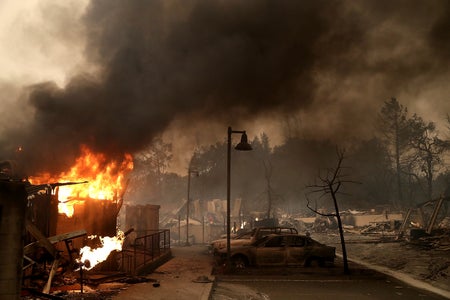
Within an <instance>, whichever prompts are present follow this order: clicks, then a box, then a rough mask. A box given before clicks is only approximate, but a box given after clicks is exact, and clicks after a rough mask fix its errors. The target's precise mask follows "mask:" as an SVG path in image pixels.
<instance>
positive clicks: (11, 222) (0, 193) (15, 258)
mask: <svg viewBox="0 0 450 300" xmlns="http://www.w3.org/2000/svg"><path fill="white" fill-rule="evenodd" d="M26 204H27V191H26V189H25V183H23V182H11V181H6V180H5V181H0V240H1V241H2V246H1V247H0V299H11V300H12V299H20V289H21V285H22V265H23V246H24V245H23V237H24V232H25V211H26Z"/></svg>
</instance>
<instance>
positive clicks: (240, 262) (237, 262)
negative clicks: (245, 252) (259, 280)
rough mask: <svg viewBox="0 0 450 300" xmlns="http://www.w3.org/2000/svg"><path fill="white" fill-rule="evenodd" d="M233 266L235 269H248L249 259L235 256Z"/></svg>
mask: <svg viewBox="0 0 450 300" xmlns="http://www.w3.org/2000/svg"><path fill="white" fill-rule="evenodd" d="M231 265H232V266H233V267H234V268H235V269H245V268H246V267H247V265H248V263H247V259H246V258H245V257H244V256H242V255H238V256H234V257H232V258H231Z"/></svg>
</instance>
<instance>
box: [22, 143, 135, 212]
mask: <svg viewBox="0 0 450 300" xmlns="http://www.w3.org/2000/svg"><path fill="white" fill-rule="evenodd" d="M132 169H133V159H132V156H131V155H130V154H125V155H124V158H123V160H122V161H115V160H108V158H107V157H106V155H104V154H102V153H93V152H91V151H90V150H89V148H88V147H86V146H82V147H81V156H80V157H79V158H78V159H77V160H76V162H75V164H74V165H73V166H72V168H71V169H70V171H68V172H63V173H61V174H59V175H58V176H52V175H50V174H41V175H39V176H38V177H32V178H30V181H31V182H32V183H36V184H42V183H50V182H60V183H64V182H83V181H87V182H88V183H86V184H75V185H66V186H59V187H58V188H57V189H58V190H57V193H58V200H59V204H58V211H59V212H60V213H65V214H66V215H67V216H68V217H71V216H72V215H73V213H74V205H75V204H78V203H82V202H83V201H80V199H83V198H92V199H102V200H117V199H118V198H119V197H120V196H121V195H122V194H123V192H124V189H125V176H126V174H128V173H129V172H130V171H131V170H132Z"/></svg>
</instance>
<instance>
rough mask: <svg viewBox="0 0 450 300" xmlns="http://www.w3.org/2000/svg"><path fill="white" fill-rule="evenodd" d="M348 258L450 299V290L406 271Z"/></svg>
mask: <svg viewBox="0 0 450 300" xmlns="http://www.w3.org/2000/svg"><path fill="white" fill-rule="evenodd" d="M336 256H339V257H341V258H342V255H341V254H336ZM348 260H349V261H352V262H354V263H356V264H359V265H361V266H364V267H366V268H369V269H372V270H375V271H377V272H380V273H383V274H385V275H388V276H390V277H393V278H396V279H398V280H400V281H402V282H404V283H406V284H409V285H412V286H415V287H417V288H419V289H422V290H425V291H428V292H431V293H434V294H437V295H439V296H442V297H445V298H447V299H450V291H446V290H443V289H440V288H438V287H435V286H433V285H431V284H429V283H426V282H423V281H420V280H418V279H415V278H412V277H411V276H409V275H407V274H405V273H402V272H397V271H393V270H390V269H389V268H386V267H382V266H377V265H373V264H369V263H366V262H364V261H361V260H359V259H354V258H348Z"/></svg>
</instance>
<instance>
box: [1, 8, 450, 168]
mask: <svg viewBox="0 0 450 300" xmlns="http://www.w3.org/2000/svg"><path fill="white" fill-rule="evenodd" d="M42 3H45V1H42ZM56 8H57V7H54V6H52V5H47V6H45V11H46V12H53V14H49V16H50V18H49V22H48V25H49V26H50V25H51V26H52V28H55V31H52V32H55V33H56V34H55V35H53V37H54V40H53V41H54V42H55V43H58V42H60V43H62V44H64V43H65V41H67V43H69V44H70V43H74V45H75V44H76V45H78V46H77V47H79V46H80V43H81V41H83V43H84V45H83V48H82V49H83V50H82V54H83V57H84V58H83V59H84V60H85V62H84V66H85V70H82V71H80V70H79V68H78V69H77V70H76V72H75V75H72V74H71V75H70V76H69V78H68V80H67V84H66V85H65V86H64V87H61V86H60V85H59V84H57V83H53V82H51V81H49V82H43V81H40V82H36V83H35V84H33V85H31V86H28V87H27V88H26V89H25V90H24V93H23V94H22V96H20V97H17V101H16V102H15V103H13V102H11V101H9V102H8V105H6V107H4V108H2V109H1V110H0V112H1V113H2V119H3V120H6V119H8V120H11V119H14V118H11V115H14V116H16V115H18V114H19V115H20V116H18V117H17V118H15V120H16V121H15V122H14V121H13V120H11V121H8V122H5V121H3V122H2V123H0V124H1V125H2V128H1V129H0V130H1V132H2V137H1V138H0V151H1V153H2V156H3V157H11V153H13V152H14V149H15V148H16V147H17V146H19V145H20V146H22V147H23V148H24V151H23V153H21V155H22V156H23V159H25V161H26V163H27V165H28V167H29V169H30V170H31V171H33V172H35V171H40V170H50V171H54V172H58V171H63V170H65V169H67V167H68V166H70V165H71V164H72V163H73V161H74V158H75V157H76V156H77V155H78V151H79V145H80V144H85V145H87V146H89V147H90V148H92V149H93V150H95V151H100V152H105V153H109V154H110V155H111V156H112V157H116V156H121V155H122V154H123V153H125V152H129V153H134V152H136V151H139V150H141V149H142V148H143V147H145V146H146V145H148V144H149V143H150V142H151V140H152V138H153V137H155V136H156V135H159V134H162V133H166V135H167V136H172V137H175V138H177V137H180V136H182V137H184V138H179V139H177V142H178V144H176V142H175V141H174V149H175V150H176V151H179V153H180V156H181V157H182V156H183V153H186V152H189V151H190V150H192V148H193V147H194V146H193V145H192V144H194V143H195V140H196V139H194V138H192V139H189V138H188V137H189V136H196V137H197V140H206V141H211V142H214V141H217V140H223V139H224V138H225V135H226V127H227V126H229V125H232V126H233V127H234V126H239V127H240V126H243V127H245V128H246V129H247V131H248V132H249V135H250V136H251V135H252V132H251V131H252V130H253V132H254V134H257V133H258V132H261V131H266V132H267V131H269V137H270V134H271V131H272V132H273V133H274V138H275V140H276V139H277V137H276V136H277V135H278V136H279V135H280V131H279V129H278V130H277V129H274V127H276V126H274V125H273V124H277V123H279V124H282V123H283V122H286V119H287V118H286V116H294V117H295V118H298V120H300V124H301V125H300V126H301V128H300V130H301V132H302V134H304V135H305V136H309V137H315V138H335V137H340V138H349V139H352V138H361V137H367V136H368V135H370V134H371V132H372V131H373V124H372V121H373V120H374V118H375V115H376V112H377V111H379V109H380V107H381V105H382V103H383V101H385V100H387V99H389V98H390V97H397V98H398V99H399V101H400V102H401V103H403V104H404V105H405V106H407V107H408V108H409V110H410V111H413V112H417V113H418V114H420V115H423V117H425V118H426V119H427V118H429V119H430V120H432V121H436V122H439V121H441V120H442V119H443V118H444V117H445V114H446V113H448V112H449V109H450V104H449V103H450V101H448V95H449V92H450V87H449V84H448V79H449V78H450V77H449V75H450V71H449V68H448V61H449V57H448V56H449V53H450V51H449V50H450V38H449V32H450V30H449V29H450V28H449V26H450V24H449V23H450V22H449V20H450V2H448V1H395V2H393V1H288V0H286V1H283V0H280V1H261V0H248V1H237V0H231V1H221V0H211V1H200V0H199V1H176V0H165V1H113V0H103V1H92V2H91V3H89V4H88V5H87V6H86V8H85V13H84V14H82V17H81V18H80V19H79V20H78V23H73V24H72V23H71V24H72V25H73V26H75V25H76V26H77V28H78V26H80V25H82V29H77V30H76V31H73V28H72V27H70V28H67V27H66V28H65V27H63V25H67V24H66V23H67V21H66V19H64V18H60V17H59V18H56V17H55V16H57V14H55V13H54V12H55V10H56ZM53 9H55V10H53ZM59 11H60V12H61V11H64V12H66V13H67V12H69V11H70V10H62V9H61V8H59ZM65 22H66V23H65ZM56 29H58V30H56ZM66 31H68V32H69V33H73V36H70V35H69V36H66V35H65V34H64V32H66ZM77 49H78V48H77ZM80 51H81V50H80ZM80 51H78V52H77V53H78V55H80V53H79V52H80ZM0 53H1V52H0ZM93 70H94V71H93ZM72 72H73V70H72ZM1 78H4V77H1ZM11 84H12V83H8V84H6V83H5V84H0V88H1V90H2V93H5V91H6V90H8V91H9V90H10V89H7V87H9V86H11ZM14 85H20V82H19V83H17V82H14ZM16 94H17V93H16ZM239 129H241V128H239ZM206 131H208V132H207V133H206ZM278 139H279V137H278ZM189 143H191V145H189ZM197 143H199V142H197ZM189 147H190V148H189Z"/></svg>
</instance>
